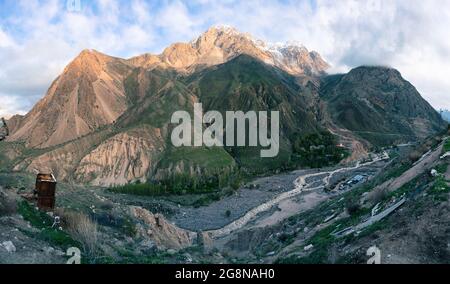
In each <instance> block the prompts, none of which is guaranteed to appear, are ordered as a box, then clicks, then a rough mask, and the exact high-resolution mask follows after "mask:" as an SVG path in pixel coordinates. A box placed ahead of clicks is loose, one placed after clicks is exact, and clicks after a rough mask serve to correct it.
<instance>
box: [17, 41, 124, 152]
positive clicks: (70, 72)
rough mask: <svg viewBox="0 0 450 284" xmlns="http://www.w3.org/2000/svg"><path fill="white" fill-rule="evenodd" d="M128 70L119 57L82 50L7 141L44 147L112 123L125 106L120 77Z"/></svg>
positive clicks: (66, 140) (121, 78)
mask: <svg viewBox="0 0 450 284" xmlns="http://www.w3.org/2000/svg"><path fill="white" fill-rule="evenodd" d="M130 70H131V67H130V66H129V64H128V63H127V62H126V61H124V60H122V59H118V58H114V57H110V56H107V55H104V54H101V53H99V52H97V51H93V50H85V51H83V52H82V53H81V54H80V55H79V56H78V57H77V58H76V59H75V60H74V61H72V63H70V64H69V65H68V66H67V67H66V69H65V70H64V72H63V73H62V74H61V75H60V76H59V77H58V78H57V79H56V80H55V81H54V82H53V84H52V85H51V87H50V88H49V90H48V92H47V95H46V96H45V97H44V98H43V99H42V100H41V101H40V102H39V103H38V104H37V105H36V106H35V107H34V108H33V109H32V110H31V111H30V112H29V113H28V114H27V115H26V116H25V117H24V118H23V119H22V120H21V121H20V123H19V124H18V125H17V126H16V127H15V129H14V130H15V131H14V132H13V134H12V136H11V137H10V139H9V141H25V142H26V144H27V146H28V147H35V148H46V147H51V146H55V145H59V144H62V143H65V142H68V141H71V140H73V139H76V138H78V137H81V136H83V135H86V134H88V133H91V132H92V131H95V130H96V129H98V128H100V127H102V126H104V125H108V124H111V123H113V122H114V121H115V120H116V119H117V118H118V117H119V116H120V115H121V114H122V113H123V112H124V111H125V110H126V109H127V103H126V97H125V92H124V87H123V80H124V78H125V76H126V75H127V74H128V73H129V72H130Z"/></svg>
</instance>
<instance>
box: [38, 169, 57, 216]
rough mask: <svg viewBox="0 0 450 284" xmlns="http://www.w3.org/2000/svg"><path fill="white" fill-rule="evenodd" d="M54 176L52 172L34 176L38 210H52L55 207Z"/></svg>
mask: <svg viewBox="0 0 450 284" xmlns="http://www.w3.org/2000/svg"><path fill="white" fill-rule="evenodd" d="M56 183H57V182H56V178H55V176H54V175H53V174H42V173H40V174H38V175H37V176H36V189H35V194H36V195H37V205H38V208H39V210H43V211H53V209H54V208H55V193H56Z"/></svg>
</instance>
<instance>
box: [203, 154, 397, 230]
mask: <svg viewBox="0 0 450 284" xmlns="http://www.w3.org/2000/svg"><path fill="white" fill-rule="evenodd" d="M385 159H389V157H388V156H385V157H380V158H377V159H374V160H373V161H371V162H367V163H364V164H360V163H359V162H358V163H357V164H356V165H355V166H353V167H346V168H340V169H336V170H332V171H327V172H318V173H312V174H306V175H301V176H300V177H298V178H297V179H296V180H295V181H294V189H293V190H291V191H288V192H283V193H281V194H279V195H277V196H276V197H274V198H273V199H271V200H269V201H267V202H265V203H263V204H261V205H259V206H257V207H255V208H253V209H251V210H250V211H248V212H247V213H246V214H245V215H244V216H242V217H240V218H239V219H236V220H234V221H233V222H231V223H230V224H228V225H226V226H224V227H222V228H220V229H217V230H211V231H208V233H209V234H210V236H211V237H213V238H220V237H223V236H227V235H229V234H230V233H232V232H234V231H236V230H238V229H240V228H242V227H244V226H245V225H246V224H248V223H249V222H250V221H251V220H253V219H254V218H255V217H256V216H257V215H258V214H260V213H262V212H265V211H267V210H269V209H271V208H272V207H273V206H275V205H277V204H279V203H280V202H282V201H284V200H287V199H290V198H292V197H295V196H297V195H299V194H300V193H302V192H307V191H314V190H318V189H322V188H324V187H325V186H328V185H329V183H330V180H331V178H332V177H333V176H334V175H335V174H337V173H340V172H345V171H350V170H356V169H358V168H361V167H364V166H369V165H371V164H374V163H376V162H379V161H382V160H385ZM322 175H325V177H324V178H323V179H322V182H323V185H321V186H317V187H309V186H308V183H307V182H306V180H307V179H309V178H313V177H317V176H322Z"/></svg>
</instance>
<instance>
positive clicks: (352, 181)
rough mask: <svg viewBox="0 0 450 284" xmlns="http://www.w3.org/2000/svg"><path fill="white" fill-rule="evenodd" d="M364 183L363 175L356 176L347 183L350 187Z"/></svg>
mask: <svg viewBox="0 0 450 284" xmlns="http://www.w3.org/2000/svg"><path fill="white" fill-rule="evenodd" d="M362 181H364V176H363V175H356V176H354V177H353V178H352V179H351V180H349V181H348V182H347V184H348V185H352V184H357V183H360V182H362Z"/></svg>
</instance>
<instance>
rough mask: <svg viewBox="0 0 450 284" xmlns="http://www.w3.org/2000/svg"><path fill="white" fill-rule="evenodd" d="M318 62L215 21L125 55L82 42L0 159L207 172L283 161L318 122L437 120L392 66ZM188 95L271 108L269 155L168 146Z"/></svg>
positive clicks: (129, 176) (90, 169)
mask: <svg viewBox="0 0 450 284" xmlns="http://www.w3.org/2000/svg"><path fill="white" fill-rule="evenodd" d="M327 68H328V64H327V63H326V62H324V61H323V59H322V58H321V57H320V55H318V54H317V53H315V52H309V51H308V50H307V49H306V48H304V47H303V46H301V45H284V46H283V45H269V44H265V43H263V42H261V41H257V40H254V39H253V38H252V37H251V36H249V35H247V34H242V33H240V32H238V31H236V30H235V29H232V28H226V27H222V28H211V29H209V30H208V31H207V32H205V33H204V34H202V35H201V36H200V37H199V38H198V39H196V40H194V41H192V42H190V43H178V44H174V45H172V46H170V47H169V48H167V49H166V50H165V51H164V52H163V53H162V54H161V55H151V54H145V55H142V56H137V57H134V58H131V59H128V60H125V59H120V58H115V57H111V56H107V55H104V54H101V53H99V52H97V51H93V50H85V51H83V52H82V53H81V54H80V55H79V56H78V57H77V58H76V59H75V60H74V61H73V62H71V63H70V64H69V65H68V66H67V67H66V69H65V70H64V72H63V73H62V74H61V75H60V76H59V77H58V78H57V79H56V80H55V81H54V82H53V84H52V85H51V86H50V88H49V90H48V92H47V95H46V96H45V97H44V98H43V99H42V100H41V101H40V102H38V103H37V104H36V106H35V107H34V108H33V109H32V110H31V111H30V112H29V113H28V114H27V115H26V116H24V117H16V118H15V119H14V126H13V127H12V129H13V130H12V135H11V137H10V138H9V140H8V141H10V142H25V145H26V147H28V148H38V149H40V150H39V151H28V150H26V149H25V148H23V146H22V144H18V143H11V144H8V145H10V146H9V147H11V148H10V149H6V150H5V151H4V153H8V154H7V155H6V154H5V155H6V156H5V159H2V164H0V166H2V167H4V166H8V167H9V166H10V167H13V168H14V169H15V170H19V171H20V170H25V171H33V170H34V169H38V170H40V171H52V172H54V173H55V174H56V175H57V177H58V179H62V180H69V179H70V180H74V181H76V182H78V183H90V184H95V185H112V184H125V183H128V182H132V181H136V180H140V181H146V180H148V179H150V178H158V179H163V178H165V177H167V176H173V175H177V174H182V175H190V176H202V175H206V176H208V175H209V176H213V177H216V176H217V173H219V172H220V173H222V172H227V171H232V170H233V169H235V168H236V167H242V168H244V169H246V170H248V171H259V172H264V171H268V170H277V169H280V168H282V167H285V166H286V165H287V164H289V163H291V162H292V160H293V159H294V156H295V155H294V148H295V147H294V144H297V146H298V145H300V146H301V145H303V144H302V143H303V142H302V143H297V142H298V138H299V136H302V135H306V134H310V133H319V132H321V131H323V130H324V129H326V128H330V129H331V128H333V130H336V131H338V132H339V131H341V130H346V131H347V133H350V134H348V135H350V136H348V135H347V134H346V135H347V136H345V137H343V136H342V137H341V136H339V137H337V138H339V139H344V138H345V139H357V140H358V141H362V142H363V144H364V145H367V146H370V145H386V144H390V143H396V142H402V141H410V140H416V139H421V138H423V137H425V136H428V135H430V134H433V133H435V132H436V131H439V130H440V129H443V128H444V127H445V123H444V122H443V120H441V118H440V117H439V114H438V113H437V112H436V111H435V110H433V109H432V108H431V106H430V105H429V104H428V103H427V102H426V101H425V100H424V99H422V98H421V96H420V94H419V93H418V92H417V91H416V90H415V88H414V87H413V86H412V85H411V84H410V83H408V82H407V81H405V80H404V79H403V78H402V77H401V75H400V73H399V72H398V71H396V70H393V69H388V68H379V67H360V68H356V69H354V70H352V71H351V72H350V73H349V74H345V75H334V76H326V74H325V73H324V72H325V70H326V69H327ZM194 102H202V103H203V104H204V108H205V111H207V110H219V111H222V112H223V111H226V110H242V111H248V110H278V111H280V117H281V133H280V135H281V151H280V155H279V156H278V157H277V158H276V159H265V160H264V159H261V158H259V155H258V154H256V152H255V149H252V148H250V147H249V148H224V147H215V148H206V147H200V148H174V147H173V146H172V145H171V143H170V131H171V129H172V128H173V125H171V124H170V118H171V115H172V113H173V112H174V111H177V110H187V111H189V112H192V109H193V103H194ZM348 130H349V131H348ZM350 142H351V141H350ZM349 144H350V145H351V144H353V143H349ZM300 146H298V147H300ZM3 147H8V146H7V145H6V146H5V145H3ZM21 147H22V148H21ZM298 147H297V148H298ZM308 148H309V147H308ZM258 153H259V152H258ZM297 156H298V155H297Z"/></svg>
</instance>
